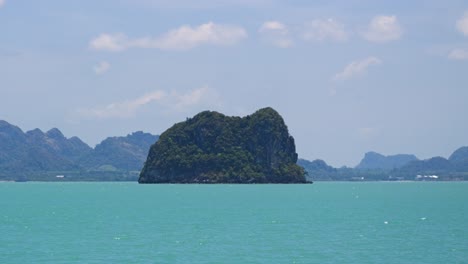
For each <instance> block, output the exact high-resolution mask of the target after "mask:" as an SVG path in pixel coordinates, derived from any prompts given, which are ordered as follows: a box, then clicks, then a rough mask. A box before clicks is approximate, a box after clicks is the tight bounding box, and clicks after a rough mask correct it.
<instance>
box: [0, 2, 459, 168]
mask: <svg viewBox="0 0 468 264" xmlns="http://www.w3.org/2000/svg"><path fill="white" fill-rule="evenodd" d="M467 102H468V2H467V1H466V0H463V1H462V0H452V1H450V0H448V1H438V0H437V1H436V0H428V1H417V0H416V1H382V0H349V1H336V0H327V1H322V0H318V1H305V0H292V1H280V0H218V1H214V0H200V1H188V0H99V1H83V0H80V1H78V0H69V1H59V0H53V1H52V0H43V1H31V0H0V119H1V120H6V121H8V122H10V123H12V124H15V125H17V126H19V127H20V128H21V129H23V130H24V131H27V130H31V129H34V128H40V129H42V130H43V131H47V130H49V129H51V128H53V127H57V128H59V129H60V130H61V131H62V132H63V133H64V134H65V136H67V137H71V136H78V137H80V138H81V139H82V140H83V141H85V142H86V143H88V144H89V145H91V146H94V145H96V144H97V143H99V142H100V141H101V140H103V139H105V138H106V137H109V136H124V135H127V134H129V133H131V132H134V131H139V130H142V131H145V132H150V133H153V134H160V133H162V132H164V131H165V130H166V129H167V128H169V127H170V126H172V125H173V124H175V123H177V122H180V121H184V120H185V119H186V118H187V117H192V116H194V115H195V114H197V113H198V112H200V111H203V110H213V111H218V112H221V113H224V114H226V115H230V116H245V115H248V114H251V113H253V112H255V111H256V110H258V109H260V108H263V107H267V106H270V107H273V108H274V109H276V110H277V111H278V112H279V113H280V114H281V115H282V116H283V118H284V120H285V122H286V124H287V126H288V128H289V132H290V134H291V135H292V136H293V137H294V138H295V142H296V149H297V152H298V154H299V156H300V157H301V158H305V159H309V160H314V159H323V160H325V161H326V162H327V163H329V164H331V165H333V166H335V167H340V166H344V165H345V166H355V165H357V164H358V163H359V161H360V160H361V158H362V157H363V155H364V153H365V152H368V151H376V152H379V153H382V154H384V155H393V154H398V153H405V154H415V155H416V156H417V157H418V158H420V159H427V158H430V157H433V156H443V157H448V156H449V155H450V154H451V153H452V152H453V151H454V150H455V149H457V148H458V147H461V146H467V145H468V103H467Z"/></svg>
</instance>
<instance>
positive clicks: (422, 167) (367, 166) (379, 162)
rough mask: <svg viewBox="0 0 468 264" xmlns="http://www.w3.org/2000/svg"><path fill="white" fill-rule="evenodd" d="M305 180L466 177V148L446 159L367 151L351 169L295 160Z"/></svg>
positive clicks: (463, 178) (465, 178) (448, 178)
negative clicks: (419, 157)
mask: <svg viewBox="0 0 468 264" xmlns="http://www.w3.org/2000/svg"><path fill="white" fill-rule="evenodd" d="M298 164H299V165H301V166H302V167H304V168H305V170H306V171H307V172H308V177H309V180H312V181H317V180H318V181H320V180H355V181H360V180H468V147H461V148H459V149H457V150H456V151H455V152H453V154H452V155H450V157H449V158H448V159H446V158H443V157H433V158H430V159H426V160H419V159H418V158H416V156H415V155H408V154H398V155H391V156H384V155H382V154H379V153H376V152H368V153H366V154H365V155H364V158H363V159H362V160H361V162H360V163H359V164H358V165H357V166H356V167H355V168H348V167H342V168H333V167H331V166H329V165H327V164H326V163H325V162H324V161H323V160H314V161H308V160H304V159H299V160H298Z"/></svg>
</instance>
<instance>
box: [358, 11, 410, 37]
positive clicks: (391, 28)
mask: <svg viewBox="0 0 468 264" xmlns="http://www.w3.org/2000/svg"><path fill="white" fill-rule="evenodd" d="M402 35H403V29H402V28H401V26H400V24H399V22H398V19H397V17H396V16H376V17H374V18H373V19H372V20H371V22H370V23H369V26H368V27H367V29H366V30H365V31H364V32H362V36H363V37H364V38H365V39H366V40H368V41H371V42H378V43H384V42H388V41H393V40H397V39H400V38H401V36H402Z"/></svg>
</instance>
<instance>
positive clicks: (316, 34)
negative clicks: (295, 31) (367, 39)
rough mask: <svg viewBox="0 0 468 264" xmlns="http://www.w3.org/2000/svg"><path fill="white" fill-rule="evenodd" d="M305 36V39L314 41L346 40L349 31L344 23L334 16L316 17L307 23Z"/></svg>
mask: <svg viewBox="0 0 468 264" xmlns="http://www.w3.org/2000/svg"><path fill="white" fill-rule="evenodd" d="M303 37H304V39H305V40H312V41H325V40H332V41H346V40H347V39H348V33H347V32H346V30H345V28H344V25H343V24H341V23H340V22H338V21H336V20H334V19H332V18H329V19H326V20H322V19H316V20H313V21H312V22H310V23H307V24H306V27H305V30H304V33H303Z"/></svg>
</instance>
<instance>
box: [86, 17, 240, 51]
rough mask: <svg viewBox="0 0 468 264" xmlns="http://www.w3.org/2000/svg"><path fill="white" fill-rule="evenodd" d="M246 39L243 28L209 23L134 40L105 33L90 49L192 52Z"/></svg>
mask: <svg viewBox="0 0 468 264" xmlns="http://www.w3.org/2000/svg"><path fill="white" fill-rule="evenodd" d="M245 38H247V32H246V31H245V30H244V29H243V28H242V27H238V26H233V25H219V24H215V23H213V22H209V23H206V24H202V25H199V26H196V27H191V26H189V25H185V26H181V27H179V28H177V29H173V30H170V31H169V32H167V33H165V34H163V35H162V36H159V37H143V38H136V39H130V38H128V37H127V36H126V35H125V34H122V33H118V34H107V33H104V34H101V35H100V36H98V37H97V38H95V39H93V40H91V41H90V43H89V46H90V48H92V49H94V50H106V51H123V50H125V49H128V48H152V49H161V50H188V49H192V48H195V47H197V46H201V45H216V46H226V45H233V44H236V43H238V42H239V41H241V40H242V39H245Z"/></svg>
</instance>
